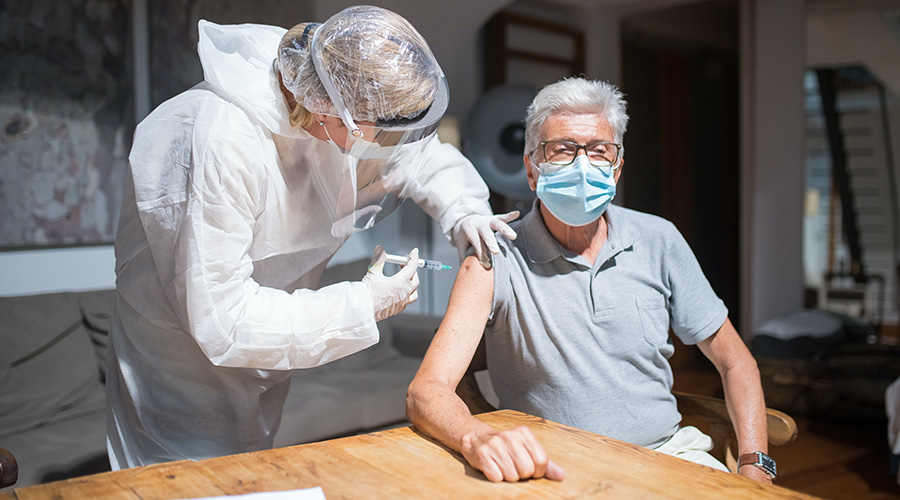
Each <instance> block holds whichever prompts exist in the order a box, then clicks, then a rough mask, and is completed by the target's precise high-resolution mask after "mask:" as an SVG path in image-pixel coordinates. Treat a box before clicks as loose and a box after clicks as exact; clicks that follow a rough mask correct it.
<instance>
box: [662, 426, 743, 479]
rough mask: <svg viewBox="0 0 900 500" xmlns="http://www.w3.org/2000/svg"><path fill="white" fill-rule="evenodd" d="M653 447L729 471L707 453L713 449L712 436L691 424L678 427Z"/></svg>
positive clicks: (674, 455) (667, 453) (675, 455)
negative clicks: (664, 440)
mask: <svg viewBox="0 0 900 500" xmlns="http://www.w3.org/2000/svg"><path fill="white" fill-rule="evenodd" d="M655 449H656V451H659V452H662V453H665V454H666V455H672V456H673V457H678V458H682V459H684V460H689V461H691V462H694V463H698V464H700V465H705V466H707V467H712V468H713V469H719V470H721V471H725V472H730V471H729V470H728V467H725V465H724V464H723V463H722V462H719V461H718V460H716V459H715V457H713V456H712V455H710V454H709V453H707V452H708V451H710V450H712V449H713V440H712V438H711V437H709V436H707V435H706V434H704V433H702V432H700V429H698V428H696V427H694V426H691V425H689V426H687V427H682V428H681V429H678V432H676V433H675V434H672V437H670V438H669V439H667V440H666V442H664V443H663V444H661V445H659V446H657V447H656V448H655Z"/></svg>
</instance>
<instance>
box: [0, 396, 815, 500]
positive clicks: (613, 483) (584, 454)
mask: <svg viewBox="0 0 900 500" xmlns="http://www.w3.org/2000/svg"><path fill="white" fill-rule="evenodd" d="M478 418H479V419H481V420H482V421H484V422H485V423H487V424H489V425H491V426H493V427H495V428H512V427H516V426H519V425H527V426H528V427H529V428H530V429H531V430H532V432H533V433H534V434H535V436H536V437H537V438H538V440H539V441H540V442H541V443H542V444H543V445H544V447H545V449H546V450H547V453H548V454H549V455H550V458H551V459H552V460H553V461H554V462H556V463H557V464H559V465H560V466H561V467H562V468H563V469H564V470H565V472H566V478H565V479H564V480H563V481H560V482H557V481H550V480H548V479H537V480H528V481H520V482H518V483H491V482H489V481H487V480H486V479H485V477H484V476H483V475H482V474H481V472H479V471H477V470H475V469H473V468H472V467H470V466H469V465H468V464H467V463H466V461H465V460H464V459H463V458H462V457H461V456H460V455H459V454H457V453H455V452H453V451H451V450H450V449H448V448H446V447H445V446H443V445H441V444H440V443H438V442H437V441H435V440H433V439H431V438H429V437H427V436H425V435H423V434H421V433H420V432H419V431H418V430H416V429H415V428H414V427H403V428H398V429H391V430H387V431H381V432H376V433H372V434H363V435H359V436H353V437H347V438H341V439H333V440H329V441H322V442H318V443H310V444H304V445H299V446H292V447H286V448H278V449H274V450H265V451H259V452H254V453H245V454H240V455H230V456H226V457H220V458H212V459H208V460H202V461H197V462H192V461H179V462H169V463H163V464H156V465H149V466H145V467H138V468H134V469H125V470H120V471H116V472H107V473H103V474H95V475H92V476H85V477H81V478H75V479H69V480H65V481H58V482H54V483H46V484H41V485H36V486H29V487H26V488H20V489H16V490H13V491H12V493H11V494H10V493H9V492H6V493H3V494H0V500H13V499H16V500H38V499H41V500H43V499H54V500H64V499H78V500H82V499H106V498H110V499H112V498H115V499H132V500H138V499H139V500H155V499H160V500H163V499H165V500H169V499H180V498H198V497H208V496H220V495H236V494H245V493H254V492H262V491H278V490H292V489H300V488H310V487H314V486H321V487H322V490H323V492H324V493H325V497H326V498H328V500H337V499H368V498H402V499H407V498H408V499H417V498H421V499H435V498H491V499H494V498H521V499H529V498H540V499H555V498H623V499H650V498H653V499H656V498H659V499H662V498H664V499H686V500H687V499H690V500H697V499H705V498H709V499H721V498H729V499H735V500H739V499H747V500H759V499H767V498H773V499H788V498H790V499H810V498H814V497H810V496H808V495H805V494H802V493H798V492H794V491H791V490H788V489H785V488H781V487H778V486H770V485H764V484H760V483H756V482H754V481H751V480H749V479H745V478H743V477H741V476H738V475H735V474H728V473H725V472H721V471H717V470H714V469H711V468H709V467H704V466H701V465H697V464H694V463H691V462H687V461H684V460H681V459H678V458H674V457H670V456H668V455H664V454H661V453H657V452H655V451H652V450H649V449H646V448H642V447H640V446H635V445H632V444H628V443H624V442H622V441H618V440H615V439H611V438H607V437H603V436H600V435H597V434H593V433H591V432H587V431H582V430H579V429H575V428H572V427H568V426H565V425H561V424H557V423H555V422H550V421H547V420H543V419H540V418H537V417H533V416H530V415H526V414H524V413H519V412H516V411H511V410H501V411H495V412H491V413H484V414H481V415H478Z"/></svg>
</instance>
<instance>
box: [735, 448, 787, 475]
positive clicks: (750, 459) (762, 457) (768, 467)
mask: <svg viewBox="0 0 900 500" xmlns="http://www.w3.org/2000/svg"><path fill="white" fill-rule="evenodd" d="M745 465H750V466H753V467H756V468H758V469H760V470H761V471H763V472H765V473H766V474H768V475H769V477H771V478H772V479H775V476H776V475H777V474H778V472H777V469H776V467H775V460H772V457H770V456H769V455H766V454H765V453H763V452H761V451H754V452H750V453H745V454H743V455H741V456H740V458H738V470H740V468H741V467H743V466H745Z"/></svg>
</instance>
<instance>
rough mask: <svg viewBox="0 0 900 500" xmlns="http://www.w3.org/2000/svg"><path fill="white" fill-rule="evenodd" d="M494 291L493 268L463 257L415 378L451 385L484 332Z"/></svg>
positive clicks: (454, 385)
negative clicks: (439, 322)
mask: <svg viewBox="0 0 900 500" xmlns="http://www.w3.org/2000/svg"><path fill="white" fill-rule="evenodd" d="M493 293H494V271H493V269H484V267H482V266H481V264H479V263H478V259H477V258H476V257H475V256H474V255H472V256H469V257H466V259H465V260H464V261H463V263H462V265H461V266H460V270H459V272H458V273H457V274H456V281H455V282H454V283H453V289H452V290H451V291H450V302H449V304H448V305H447V313H446V314H445V315H444V319H443V321H441V325H440V327H439V328H438V331H437V333H436V334H435V335H434V340H432V341H431V345H430V346H429V347H428V352H427V353H426V354H425V359H424V360H423V361H422V366H421V367H419V372H418V373H417V374H416V378H420V377H424V378H427V379H431V380H433V381H439V382H442V383H446V384H447V385H449V386H450V387H451V388H455V387H456V385H457V384H458V383H459V381H460V379H462V377H463V375H464V374H465V372H466V368H468V366H469V363H470V362H471V361H472V356H473V355H474V354H475V349H476V348H478V343H479V342H480V341H481V337H482V335H483V334H484V326H485V324H486V323H487V320H488V316H489V315H490V310H491V301H492V299H493Z"/></svg>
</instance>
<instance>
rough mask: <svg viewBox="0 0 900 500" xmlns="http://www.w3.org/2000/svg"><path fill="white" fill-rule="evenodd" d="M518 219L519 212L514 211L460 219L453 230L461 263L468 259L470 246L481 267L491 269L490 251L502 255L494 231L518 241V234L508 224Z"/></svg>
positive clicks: (454, 241) (474, 215)
mask: <svg viewBox="0 0 900 500" xmlns="http://www.w3.org/2000/svg"><path fill="white" fill-rule="evenodd" d="M518 217H519V211H518V210H513V211H512V212H509V213H507V214H500V215H477V214H473V215H467V216H465V217H463V218H462V219H460V220H459V222H457V223H456V226H454V228H453V244H454V245H455V246H456V250H457V252H459V261H460V262H462V261H463V259H465V258H466V253H468V249H469V246H472V247H473V248H474V249H475V255H476V256H477V257H478V261H479V262H481V265H482V266H484V267H485V269H490V267H491V260H490V256H489V255H488V251H490V253H494V254H496V253H500V247H499V246H497V237H496V236H494V231H500V232H501V233H503V235H504V236H506V237H507V238H509V239H511V240H514V239H516V232H515V231H513V230H512V228H511V227H509V225H508V224H507V222H512V221H514V220H516V219H517V218H518Z"/></svg>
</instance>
